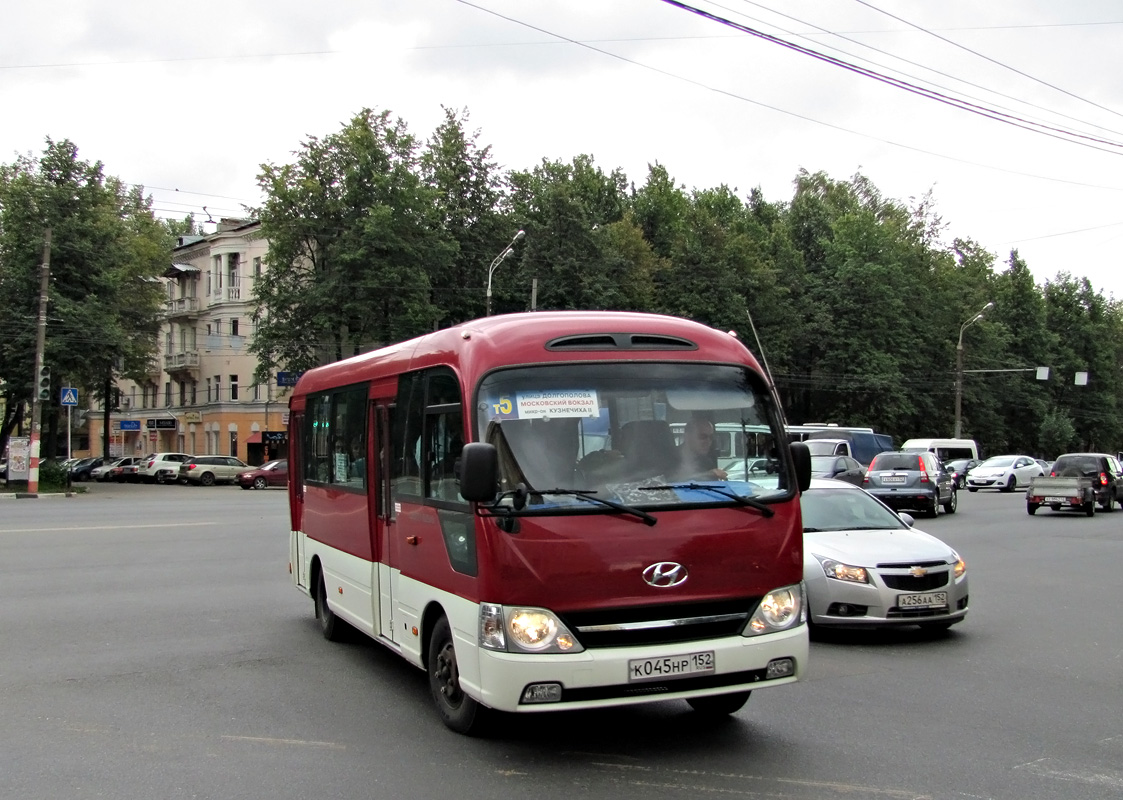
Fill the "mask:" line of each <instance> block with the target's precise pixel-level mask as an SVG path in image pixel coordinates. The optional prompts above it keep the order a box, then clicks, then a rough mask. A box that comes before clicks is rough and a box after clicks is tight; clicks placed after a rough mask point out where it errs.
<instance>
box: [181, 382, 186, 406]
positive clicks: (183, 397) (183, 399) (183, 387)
mask: <svg viewBox="0 0 1123 800" xmlns="http://www.w3.org/2000/svg"><path fill="white" fill-rule="evenodd" d="M179 404H180V405H181V406H185V405H187V382H186V381H180V382H179Z"/></svg>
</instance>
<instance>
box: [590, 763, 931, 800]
mask: <svg viewBox="0 0 1123 800" xmlns="http://www.w3.org/2000/svg"><path fill="white" fill-rule="evenodd" d="M592 764H593V765H594V766H598V767H608V768H610V769H617V770H620V771H621V772H627V771H634V772H647V773H653V774H658V773H669V774H671V775H675V776H680V775H692V776H696V777H700V778H722V779H734V780H745V781H761V782H763V783H779V784H790V785H793V786H802V787H805V788H809V789H811V788H814V789H830V790H831V791H832V792H835V793H846V794H862V795H865V796H867V797H868V796H874V795H877V796H884V797H895V798H901V800H930V798H931V795H928V794H917V793H916V792H913V791H909V790H907V789H884V788H881V787H878V786H865V785H860V784H849V783H835V782H831V781H811V780H803V779H800V778H766V777H764V776H763V775H746V774H743V773H736V772H708V771H701V770H686V769H661V768H659V767H648V766H642V765H633V764H613V763H610V762H605V761H594V762H592ZM628 783H630V784H633V785H637V786H643V785H650V786H666V787H671V786H679V784H671V783H663V784H660V783H654V782H651V783H646V782H644V781H642V780H635V779H633V780H629V781H628ZM680 788H686V787H684V786H680ZM691 788H697V789H704V790H706V791H711V792H721V793H734V794H748V795H754V794H756V795H759V794H761V792H760V791H753V790H750V789H738V790H732V789H720V788H717V787H706V786H694V787H691ZM765 794H767V795H769V796H772V795H773V793H772V792H765Z"/></svg>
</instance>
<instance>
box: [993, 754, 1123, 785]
mask: <svg viewBox="0 0 1123 800" xmlns="http://www.w3.org/2000/svg"><path fill="white" fill-rule="evenodd" d="M1046 763H1048V764H1050V765H1054V764H1055V765H1058V766H1056V767H1054V766H1046ZM1014 769H1025V770H1029V771H1030V772H1032V773H1034V774H1036V775H1043V776H1044V777H1046V778H1056V779H1057V780H1061V781H1077V782H1079V783H1087V784H1091V785H1092V786H1110V787H1111V788H1113V789H1123V773H1118V772H1113V771H1109V770H1101V771H1099V772H1093V771H1091V770H1086V769H1079V768H1067V767H1064V765H1063V764H1062V762H1060V761H1059V760H1058V759H1055V758H1039V759H1037V761H1030V762H1029V763H1028V764H1019V765H1018V766H1016V767H1014Z"/></svg>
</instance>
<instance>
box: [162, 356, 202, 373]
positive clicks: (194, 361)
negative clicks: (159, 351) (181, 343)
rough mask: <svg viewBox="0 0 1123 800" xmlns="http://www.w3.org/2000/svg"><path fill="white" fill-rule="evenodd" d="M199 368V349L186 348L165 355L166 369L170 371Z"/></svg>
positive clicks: (187, 370)
mask: <svg viewBox="0 0 1123 800" xmlns="http://www.w3.org/2000/svg"><path fill="white" fill-rule="evenodd" d="M197 369H199V351H198V350H184V351H182V352H179V353H168V354H167V355H166V356H164V371H165V372H168V373H175V372H189V371H192V370H197Z"/></svg>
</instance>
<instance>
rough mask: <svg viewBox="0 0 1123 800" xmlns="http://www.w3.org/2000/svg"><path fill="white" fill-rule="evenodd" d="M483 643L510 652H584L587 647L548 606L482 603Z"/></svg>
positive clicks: (481, 626)
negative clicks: (529, 606)
mask: <svg viewBox="0 0 1123 800" xmlns="http://www.w3.org/2000/svg"><path fill="white" fill-rule="evenodd" d="M480 646H481V647H484V648H486V649H488V650H498V651H506V652H509V653H580V652H582V651H583V650H584V649H585V648H583V647H582V646H581V644H580V643H579V642H578V641H577V639H576V638H575V637H574V636H573V634H572V633H570V632H569V629H568V628H566V627H565V625H564V624H563V623H562V621H561V620H560V619H558V617H557V615H556V614H554V613H553V612H552V611H548V610H546V609H544V608H518V607H512V608H506V607H504V606H501V605H497V604H494V603H483V604H481V605H480Z"/></svg>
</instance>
